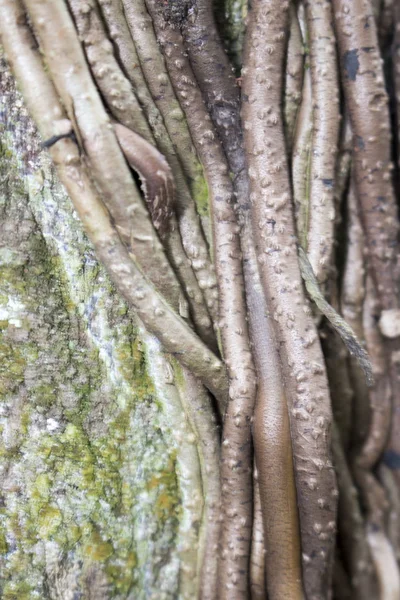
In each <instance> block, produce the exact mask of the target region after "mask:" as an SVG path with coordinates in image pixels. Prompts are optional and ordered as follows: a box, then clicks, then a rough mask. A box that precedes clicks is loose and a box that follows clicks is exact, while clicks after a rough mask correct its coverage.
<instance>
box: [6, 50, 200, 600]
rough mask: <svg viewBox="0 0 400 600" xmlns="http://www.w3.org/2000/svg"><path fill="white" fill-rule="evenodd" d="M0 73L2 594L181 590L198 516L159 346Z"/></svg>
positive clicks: (119, 594)
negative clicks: (188, 535) (184, 554)
mask: <svg viewBox="0 0 400 600" xmlns="http://www.w3.org/2000/svg"><path fill="white" fill-rule="evenodd" d="M0 76H1V88H2V97H1V105H0V111H1V116H2V121H1V124H0V127H1V134H2V140H1V146H0V240H1V241H0V356H1V363H0V432H1V436H0V453H1V465H0V572H1V580H0V596H1V597H2V598H4V600H14V599H15V600H17V599H18V600H24V599H31V598H32V599H33V598H60V599H61V598H73V597H75V596H74V594H75V593H76V592H78V593H80V594H81V595H79V597H80V598H96V599H101V598H117V599H125V598H126V599H128V598H130V599H135V600H136V599H137V600H140V599H142V598H143V599H144V598H157V599H160V600H162V599H164V598H165V599H168V598H177V597H179V592H178V589H179V581H180V560H179V551H180V546H181V544H182V539H181V536H182V535H184V532H185V528H186V529H187V524H188V523H189V524H190V519H191V517H193V519H195V518H198V515H197V516H196V514H194V516H193V515H191V512H190V502H188V501H186V500H185V497H186V496H187V489H185V485H186V488H187V482H186V483H185V482H184V481H183V479H182V477H181V470H180V468H179V445H180V441H179V439H177V437H176V435H175V433H174V432H175V429H176V427H177V423H176V418H174V421H173V422H172V418H171V416H170V414H169V413H167V411H166V410H165V406H166V404H165V402H164V400H163V399H162V398H160V396H159V393H158V392H157V391H156V390H157V389H159V388H160V387H162V384H163V383H164V385H165V384H166V381H165V380H166V379H167V374H165V373H164V374H163V373H161V372H160V371H157V364H158V362H160V361H158V362H157V356H159V355H160V350H159V345H158V343H157V342H156V341H155V340H154V339H152V338H150V339H151V344H150V348H149V347H147V346H146V345H145V342H144V341H143V339H142V337H141V335H140V326H139V324H138V323H137V322H136V320H135V319H134V318H133V316H132V314H131V313H130V312H129V311H128V309H127V307H126V305H125V303H124V302H123V301H122V300H121V299H120V298H119V297H118V296H117V295H116V293H115V291H114V289H113V287H112V285H111V284H110V282H109V280H108V278H107V276H106V274H105V273H104V270H103V269H102V268H101V267H100V266H99V265H98V263H97V261H96V259H95V256H94V254H93V251H92V248H91V247H90V245H89V244H88V242H87V240H86V237H85V235H84V234H83V233H82V229H81V226H80V222H79V221H78V218H77V217H76V215H75V214H74V212H73V210H72V208H71V203H70V201H69V199H68V197H67V196H66V194H65V192H64V190H63V189H62V187H61V186H60V184H59V183H58V181H57V179H56V178H55V176H54V171H53V169H52V167H51V165H50V161H49V159H48V157H47V155H46V153H45V152H42V151H41V150H40V145H39V144H40V140H39V139H38V136H37V134H36V131H35V129H34V126H33V124H32V122H31V121H30V119H29V118H28V116H27V113H26V111H25V109H24V107H23V103H22V100H21V98H20V96H19V94H18V93H17V92H16V90H15V88H14V83H13V80H12V78H11V76H10V74H9V72H8V71H7V68H6V66H5V63H4V61H3V62H2V63H1V68H0ZM146 339H149V338H148V336H147V338H146ZM149 361H151V363H152V364H151V365H149ZM149 367H151V369H150V368H149ZM168 377H170V375H168ZM163 378H164V379H163ZM160 382H161V383H160ZM172 384H173V380H172V382H171V385H172ZM178 418H179V414H178ZM181 418H182V421H183V422H184V421H185V419H184V416H183V413H182V414H181ZM186 425H187V428H188V429H190V426H189V425H188V424H186ZM193 437H194V436H193ZM190 439H191V438H190V432H189V434H188V440H189V441H190ZM177 464H178V467H177ZM196 511H197V512H198V511H199V507H198V506H194V507H193V512H194V513H196ZM182 522H184V524H185V525H184V526H182ZM182 532H183V533H182Z"/></svg>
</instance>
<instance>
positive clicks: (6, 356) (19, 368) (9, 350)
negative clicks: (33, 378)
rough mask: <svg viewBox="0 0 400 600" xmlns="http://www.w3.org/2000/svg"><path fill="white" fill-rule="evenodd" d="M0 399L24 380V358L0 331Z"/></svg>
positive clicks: (18, 349)
mask: <svg viewBox="0 0 400 600" xmlns="http://www.w3.org/2000/svg"><path fill="white" fill-rule="evenodd" d="M0 356H1V361H0V399H1V398H2V397H3V398H4V397H5V395H6V394H7V393H8V392H10V391H12V390H13V389H15V388H17V387H18V386H19V385H20V384H21V383H22V382H23V380H24V373H25V368H26V358H25V357H24V355H23V352H22V350H21V349H20V348H18V347H17V346H16V345H14V344H11V343H10V342H8V341H7V339H6V338H5V336H4V335H3V334H2V332H0Z"/></svg>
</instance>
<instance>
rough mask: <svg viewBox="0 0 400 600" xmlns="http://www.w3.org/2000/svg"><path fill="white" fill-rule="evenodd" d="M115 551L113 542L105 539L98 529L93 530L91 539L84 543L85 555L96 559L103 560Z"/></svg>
mask: <svg viewBox="0 0 400 600" xmlns="http://www.w3.org/2000/svg"><path fill="white" fill-rule="evenodd" d="M113 552H114V548H113V545H112V543H111V542H110V541H105V540H103V539H102V537H101V535H100V533H99V531H97V530H94V531H92V533H91V535H90V537H89V539H88V540H87V541H86V542H85V544H84V555H85V556H88V557H89V558H91V559H93V560H95V561H101V562H103V561H105V560H106V559H107V558H109V557H110V556H112V554H113Z"/></svg>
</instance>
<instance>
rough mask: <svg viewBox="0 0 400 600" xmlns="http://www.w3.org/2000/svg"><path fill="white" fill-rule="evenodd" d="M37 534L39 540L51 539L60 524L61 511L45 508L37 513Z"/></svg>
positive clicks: (53, 507)
mask: <svg viewBox="0 0 400 600" xmlns="http://www.w3.org/2000/svg"><path fill="white" fill-rule="evenodd" d="M37 523H38V533H39V535H40V537H41V538H43V539H49V538H51V537H52V536H53V535H54V534H55V533H56V531H57V530H58V528H59V527H60V525H61V523H62V514H61V511H60V510H59V509H58V508H56V507H55V506H46V507H45V508H43V509H42V510H40V511H39V515H38V519H37Z"/></svg>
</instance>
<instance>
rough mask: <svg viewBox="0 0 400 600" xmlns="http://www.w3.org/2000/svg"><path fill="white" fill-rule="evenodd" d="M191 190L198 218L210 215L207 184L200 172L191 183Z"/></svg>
mask: <svg viewBox="0 0 400 600" xmlns="http://www.w3.org/2000/svg"><path fill="white" fill-rule="evenodd" d="M191 188H192V194H193V198H194V201H195V202H196V207H197V212H198V213H199V215H200V216H208V215H209V214H210V205H209V193H208V186H207V182H206V179H205V177H204V174H203V173H202V172H201V173H200V174H199V175H198V177H196V179H195V180H194V181H193V183H192V186H191Z"/></svg>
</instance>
